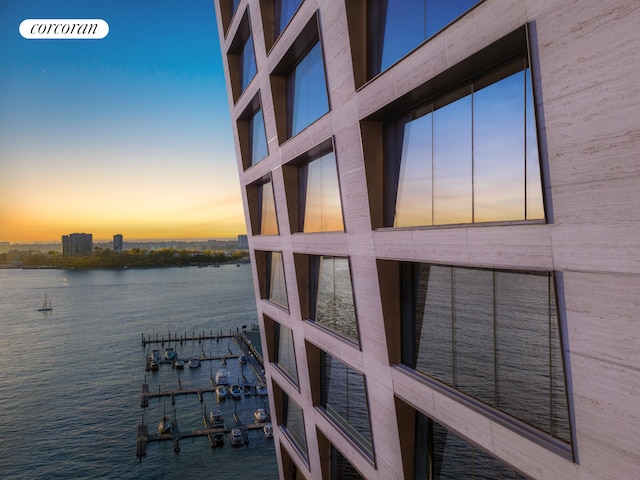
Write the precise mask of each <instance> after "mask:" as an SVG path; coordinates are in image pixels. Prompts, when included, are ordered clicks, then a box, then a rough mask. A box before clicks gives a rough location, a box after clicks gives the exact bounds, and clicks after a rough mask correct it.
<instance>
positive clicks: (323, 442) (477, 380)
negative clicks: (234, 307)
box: [215, 0, 640, 480]
mask: <svg viewBox="0 0 640 480" xmlns="http://www.w3.org/2000/svg"><path fill="white" fill-rule="evenodd" d="M215 4H216V13H217V21H218V29H219V34H220V43H221V48H222V53H223V60H224V68H225V74H226V79H227V90H228V95H229V105H230V110H231V118H232V121H233V131H234V136H235V142H236V153H237V157H238V167H239V173H240V183H241V185H242V195H243V200H244V206H245V214H246V217H247V229H248V230H247V231H248V240H249V250H250V255H251V260H252V265H253V269H254V270H253V274H254V285H255V292H256V297H257V304H258V314H259V316H260V319H259V320H260V324H261V327H262V331H263V333H264V335H263V339H262V343H263V351H264V352H266V354H265V360H266V367H265V369H266V374H267V378H268V381H269V389H270V392H271V395H270V402H271V404H270V407H271V411H272V416H273V421H274V425H277V428H276V429H275V441H276V454H277V456H278V462H279V466H280V473H281V477H282V478H307V479H325V480H326V479H335V478H359V477H362V478H370V479H380V480H383V479H384V480H388V479H401V478H410V479H415V478H420V479H426V478H429V479H444V478H451V479H459V478H474V477H472V472H473V475H475V476H476V477H475V478H492V479H494V478H532V479H541V480H542V479H543V480H548V479H562V480H571V479H574V480H578V479H580V480H586V479H627V478H635V477H636V476H637V474H638V472H639V471H640V433H639V432H640V403H639V400H638V398H639V397H638V392H639V391H640V321H638V318H637V317H638V311H640V303H639V302H640V300H639V299H640V296H639V292H640V235H639V232H640V213H639V212H640V209H639V208H638V205H639V203H640V202H639V200H640V198H639V192H640V162H639V161H638V151H640V135H639V134H638V132H640V87H639V86H638V85H639V82H638V79H639V76H640V73H639V71H638V65H640V49H638V48H637V47H638V43H639V42H640V35H639V34H638V28H637V25H638V24H640V4H638V2H635V1H632V0H624V1H623V0H614V1H609V2H603V1H600V0H583V1H581V2H567V1H564V0H535V1H528V0H467V1H459V2H448V1H437V0H422V1H405V0H387V1H382V0H377V1H376V0H368V1H367V0H348V1H344V2H338V1H334V0H304V1H301V0H298V1H295V0H293V1H284V0H276V1H267V0H239V1H237V0H235V1H234V0H216V1H215ZM348 475H351V476H348Z"/></svg>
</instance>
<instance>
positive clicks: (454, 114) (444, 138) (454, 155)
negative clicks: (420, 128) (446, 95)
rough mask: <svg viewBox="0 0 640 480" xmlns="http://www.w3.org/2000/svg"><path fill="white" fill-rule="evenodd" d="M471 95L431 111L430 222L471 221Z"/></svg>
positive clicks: (441, 223) (437, 223) (439, 223)
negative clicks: (431, 219)
mask: <svg viewBox="0 0 640 480" xmlns="http://www.w3.org/2000/svg"><path fill="white" fill-rule="evenodd" d="M471 129H472V122H471V96H466V97H463V98H461V99H460V100H457V101H455V102H453V103H450V104H449V105H446V106H444V107H442V108H440V109H438V110H436V111H435V112H434V113H433V131H434V135H433V137H434V138H433V171H434V174H433V175H434V195H433V209H434V219H433V220H434V222H433V223H434V224H436V225H444V224H452V223H470V222H471V219H472V217H471V214H472V212H471V208H472V207H471V202H472V179H471V175H472V168H471V165H472V164H471V145H472V143H471V138H472V137H471Z"/></svg>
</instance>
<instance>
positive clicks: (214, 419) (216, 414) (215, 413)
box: [209, 408, 224, 428]
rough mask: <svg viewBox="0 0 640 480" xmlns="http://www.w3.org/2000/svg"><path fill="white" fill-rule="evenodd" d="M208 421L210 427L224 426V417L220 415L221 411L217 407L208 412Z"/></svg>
mask: <svg viewBox="0 0 640 480" xmlns="http://www.w3.org/2000/svg"><path fill="white" fill-rule="evenodd" d="M209 423H210V424H211V427H212V428H224V418H223V417H222V411H220V410H218V409H217V408H215V409H213V410H211V411H210V412H209Z"/></svg>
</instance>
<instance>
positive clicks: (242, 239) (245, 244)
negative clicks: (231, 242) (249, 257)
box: [238, 235, 249, 248]
mask: <svg viewBox="0 0 640 480" xmlns="http://www.w3.org/2000/svg"><path fill="white" fill-rule="evenodd" d="M238 248H249V239H248V237H247V236H246V235H238Z"/></svg>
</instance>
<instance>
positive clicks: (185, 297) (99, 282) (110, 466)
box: [0, 265, 278, 479]
mask: <svg viewBox="0 0 640 480" xmlns="http://www.w3.org/2000/svg"><path fill="white" fill-rule="evenodd" d="M45 294H47V295H48V296H49V297H50V298H51V299H52V301H53V311H52V312H46V313H43V312H38V311H37V309H38V307H40V306H41V304H42V301H43V299H44V295H45ZM254 323H257V318H256V308H255V300H254V297H253V283H252V279H251V271H250V267H249V266H248V265H243V266H242V267H240V268H237V267H236V266H235V265H226V266H222V267H220V268H196V267H190V268H163V269H148V270H133V269H131V270H89V271H71V270H0V329H1V330H0V332H1V336H0V341H1V342H2V352H3V359H2V362H3V366H2V369H1V372H2V374H1V375H0V472H2V473H1V476H2V478H11V479H20V478H25V479H27V478H28V479H34V478H43V479H44V478H46V479H51V478H64V479H72V478H122V479H128V478H132V479H133V478H135V479H151V478H169V477H173V478H182V479H199V478H213V477H218V476H225V477H232V478H249V477H251V476H253V477H258V478H266V479H269V478H277V477H278V470H277V464H276V459H275V452H274V447H273V441H272V440H267V439H265V438H264V437H263V435H262V432H261V431H259V430H256V431H253V432H251V434H250V443H249V445H248V446H244V447H242V448H232V447H231V446H230V444H229V442H228V438H227V439H226V440H227V441H226V443H225V446H224V447H222V448H217V449H212V448H211V447H210V446H209V443H208V441H207V439H206V437H200V438H194V439H183V440H182V441H181V443H180V447H181V452H180V454H179V455H176V454H174V452H173V445H172V444H171V443H170V442H154V443H150V444H148V446H147V456H146V457H144V458H142V460H139V459H138V458H137V457H136V450H135V436H136V426H137V424H138V423H139V422H140V420H141V419H142V416H143V413H144V419H145V421H146V422H148V423H149V431H150V433H155V431H156V424H157V422H158V420H159V418H160V417H161V416H162V414H163V410H165V409H166V410H167V413H170V414H171V416H173V414H174V410H173V409H174V407H173V406H171V405H170V403H169V402H166V403H165V404H163V403H162V402H161V401H160V400H158V399H151V400H150V406H149V408H147V409H142V408H141V407H140V389H141V385H142V383H143V382H144V381H145V375H146V376H147V377H146V378H147V382H148V383H149V384H150V387H151V389H152V391H153V390H155V391H157V389H158V388H160V389H167V390H168V389H173V388H176V386H177V381H178V379H180V381H181V383H182V385H183V387H184V388H189V387H194V388H195V387H198V386H200V387H204V386H208V377H209V375H210V374H211V373H212V372H213V373H215V370H217V368H219V364H218V363H217V362H203V363H202V368H200V369H197V370H195V369H188V368H186V369H185V370H184V371H182V372H180V373H179V372H178V371H176V370H172V369H171V368H170V367H169V366H168V365H161V369H160V371H159V372H145V368H144V366H145V364H144V359H145V353H146V352H145V349H144V348H143V347H142V346H141V342H140V340H141V334H142V333H143V332H144V333H145V334H149V333H158V334H160V335H162V334H164V335H166V334H167V333H168V332H169V331H171V332H172V333H178V334H179V335H180V334H182V335H184V334H185V333H187V334H189V335H190V334H191V333H192V332H194V331H195V332H201V331H205V332H206V333H209V332H211V331H213V332H214V333H215V332H219V331H226V332H228V331H229V329H233V330H235V328H236V327H239V326H241V325H244V324H246V325H251V324H254ZM228 347H229V348H231V350H232V351H233V352H234V353H238V347H237V346H236V344H235V343H234V342H233V341H231V342H230V343H228V342H227V340H224V341H220V342H215V341H214V342H208V343H207V342H205V343H203V344H197V343H196V344H195V345H191V344H190V343H189V344H187V343H185V344H183V345H182V346H181V345H179V344H178V345H176V349H177V351H178V354H179V356H180V357H182V358H185V359H188V358H189V357H190V356H191V354H192V353H196V354H197V353H198V352H199V351H200V350H203V351H204V352H205V353H206V354H210V353H212V354H214V355H215V354H218V353H221V350H226V349H227V348H228ZM212 363H213V364H212ZM228 368H229V370H230V371H231V376H232V377H235V376H236V375H238V376H240V375H241V374H243V373H244V374H246V376H247V378H248V379H251V378H252V375H253V373H252V372H250V371H245V370H246V369H242V370H241V368H242V367H240V365H239V364H238V363H237V361H231V360H229V362H228ZM178 376H180V377H178ZM232 380H233V378H232ZM265 399H266V397H257V396H256V397H244V398H243V399H242V400H240V401H230V400H227V401H226V402H223V403H221V404H218V403H217V402H216V400H215V397H214V396H213V394H211V393H207V394H205V396H204V403H200V402H199V401H198V399H197V397H196V396H195V395H189V396H178V397H177V401H176V405H175V414H176V416H177V419H178V424H179V427H180V430H181V431H187V430H193V429H197V428H201V426H202V419H201V418H202V414H203V411H205V408H206V409H207V410H208V409H210V408H213V407H216V408H221V409H222V410H223V413H224V416H225V421H226V423H227V426H230V425H232V424H233V414H234V413H237V414H238V415H239V416H240V417H241V418H242V419H243V421H244V422H245V423H249V422H251V421H252V413H253V410H254V409H255V408H258V407H268V404H267V403H266V401H265Z"/></svg>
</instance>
